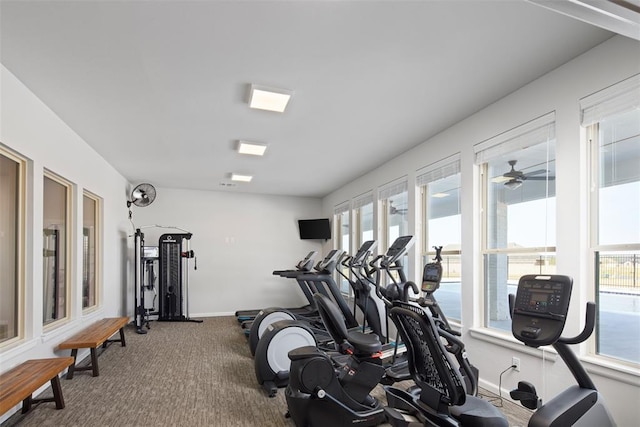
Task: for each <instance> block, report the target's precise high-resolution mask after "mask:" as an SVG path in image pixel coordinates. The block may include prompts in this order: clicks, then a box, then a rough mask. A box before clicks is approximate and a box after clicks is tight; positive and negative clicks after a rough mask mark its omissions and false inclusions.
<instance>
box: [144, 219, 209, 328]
mask: <svg viewBox="0 0 640 427" xmlns="http://www.w3.org/2000/svg"><path fill="white" fill-rule="evenodd" d="M192 236H193V235H192V234H191V233H177V234H175V233H170V234H169V233H168V234H163V235H162V236H160V239H159V241H158V246H157V247H156V246H145V244H144V233H143V232H142V231H141V230H140V229H139V228H138V229H136V233H135V245H134V246H135V255H134V256H135V290H136V298H135V305H136V307H135V317H136V318H135V324H136V331H137V332H138V333H139V334H146V333H147V330H146V329H150V326H149V322H150V321H151V318H150V317H151V316H157V320H158V321H160V322H195V323H202V320H195V319H191V318H190V317H189V260H190V259H192V258H193V260H194V269H197V262H196V258H195V253H194V251H193V250H191V249H190V247H189V245H190V240H191V237H192ZM156 283H157V287H156ZM156 289H157V291H156ZM149 294H152V295H153V300H152V301H151V302H150V303H149V301H148V300H147V297H148V296H149ZM156 300H157V301H158V308H157V310H156V304H155V303H156ZM145 327H146V329H144V328H145Z"/></svg>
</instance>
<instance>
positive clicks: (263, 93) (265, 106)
mask: <svg viewBox="0 0 640 427" xmlns="http://www.w3.org/2000/svg"><path fill="white" fill-rule="evenodd" d="M292 95H293V91H290V90H287V89H274V88H268V87H265V86H258V85H254V84H252V85H251V93H250V94H249V107H251V108H256V109H258V110H267V111H276V112H278V113H283V112H284V110H285V109H286V108H287V104H288V103H289V100H290V99H291V96H292Z"/></svg>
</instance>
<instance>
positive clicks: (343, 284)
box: [333, 202, 351, 297]
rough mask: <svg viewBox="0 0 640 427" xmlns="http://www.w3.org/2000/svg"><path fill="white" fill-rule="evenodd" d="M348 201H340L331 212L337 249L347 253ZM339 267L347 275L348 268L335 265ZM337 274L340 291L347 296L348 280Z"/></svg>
mask: <svg viewBox="0 0 640 427" xmlns="http://www.w3.org/2000/svg"><path fill="white" fill-rule="evenodd" d="M349 215H350V210H349V203H348V202H346V203H342V204H341V205H338V206H336V207H335V209H334V212H333V223H334V224H335V227H336V233H335V235H336V236H338V239H339V240H338V242H337V249H342V250H343V251H345V252H347V253H349V252H350V250H351V249H350V246H349V244H350V240H351V239H350V236H351V234H350V233H351V230H350V221H349ZM337 268H339V269H340V271H341V272H342V274H344V275H345V276H347V277H349V275H350V272H349V269H348V268H347V267H345V266H343V265H339V266H337ZM342 274H339V275H338V277H339V279H340V280H339V283H340V292H342V293H343V294H344V295H345V296H347V297H348V296H349V294H350V292H351V286H350V285H349V281H348V280H347V279H346V278H345V277H344V276H343V275H342Z"/></svg>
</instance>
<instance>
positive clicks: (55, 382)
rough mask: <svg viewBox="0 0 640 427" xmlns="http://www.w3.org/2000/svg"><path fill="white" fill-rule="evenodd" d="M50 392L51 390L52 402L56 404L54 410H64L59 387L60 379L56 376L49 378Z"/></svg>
mask: <svg viewBox="0 0 640 427" xmlns="http://www.w3.org/2000/svg"><path fill="white" fill-rule="evenodd" d="M51 390H53V401H54V402H56V409H64V397H63V396H62V387H60V378H58V376H57V375H56V376H55V377H53V378H51Z"/></svg>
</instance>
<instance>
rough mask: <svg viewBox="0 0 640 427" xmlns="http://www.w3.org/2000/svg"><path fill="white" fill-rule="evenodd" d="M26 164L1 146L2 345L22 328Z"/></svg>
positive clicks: (15, 335)
mask: <svg viewBox="0 0 640 427" xmlns="http://www.w3.org/2000/svg"><path fill="white" fill-rule="evenodd" d="M25 164H26V163H25V160H24V159H22V158H20V157H18V156H16V155H14V154H13V153H11V152H9V151H6V150H4V149H3V148H2V146H0V254H2V255H1V256H0V295H2V297H1V298H0V346H1V345H2V344H3V343H7V342H10V341H13V340H14V339H16V338H19V337H20V335H21V330H22V317H21V312H22V289H23V281H24V278H23V263H24V245H23V242H24V229H25V227H24V194H23V189H24V176H25Z"/></svg>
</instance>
